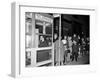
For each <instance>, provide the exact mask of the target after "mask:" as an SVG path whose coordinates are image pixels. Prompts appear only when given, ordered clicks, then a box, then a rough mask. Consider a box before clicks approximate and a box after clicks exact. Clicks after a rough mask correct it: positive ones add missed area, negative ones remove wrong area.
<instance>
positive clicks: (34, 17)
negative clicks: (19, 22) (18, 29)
mask: <svg viewBox="0 0 100 80" xmlns="http://www.w3.org/2000/svg"><path fill="white" fill-rule="evenodd" d="M25 16H26V25H25V27H26V33H25V35H26V36H25V39H26V43H25V44H26V46H25V47H26V53H25V54H26V66H27V67H34V66H50V65H54V52H53V16H51V15H49V14H45V13H32V12H26V13H25Z"/></svg>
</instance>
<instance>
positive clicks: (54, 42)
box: [25, 12, 91, 67]
mask: <svg viewBox="0 0 100 80" xmlns="http://www.w3.org/2000/svg"><path fill="white" fill-rule="evenodd" d="M90 55H91V53H90V15H84V14H83V15H82V14H61V13H43V12H41V13H39V12H25V66H26V67H44V66H46V67H49V66H67V65H72V66H73V65H89V64H90Z"/></svg>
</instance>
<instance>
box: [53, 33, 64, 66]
mask: <svg viewBox="0 0 100 80" xmlns="http://www.w3.org/2000/svg"><path fill="white" fill-rule="evenodd" d="M54 39H55V42H54V62H55V66H59V65H63V61H64V46H63V42H62V41H61V40H60V41H59V39H58V36H57V34H54Z"/></svg>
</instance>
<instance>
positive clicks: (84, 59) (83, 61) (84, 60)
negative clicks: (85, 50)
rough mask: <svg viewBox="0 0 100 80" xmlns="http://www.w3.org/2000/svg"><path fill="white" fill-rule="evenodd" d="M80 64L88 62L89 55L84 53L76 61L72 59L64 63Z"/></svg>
mask: <svg viewBox="0 0 100 80" xmlns="http://www.w3.org/2000/svg"><path fill="white" fill-rule="evenodd" d="M81 64H89V55H84V56H82V57H80V58H78V60H77V62H76V61H75V60H74V61H72V62H71V61H70V62H68V63H66V65H81Z"/></svg>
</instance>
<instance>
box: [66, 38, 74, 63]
mask: <svg viewBox="0 0 100 80" xmlns="http://www.w3.org/2000/svg"><path fill="white" fill-rule="evenodd" d="M72 44H73V43H72V37H71V36H69V37H68V50H69V52H68V56H67V61H68V62H70V57H71V55H72Z"/></svg>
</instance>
